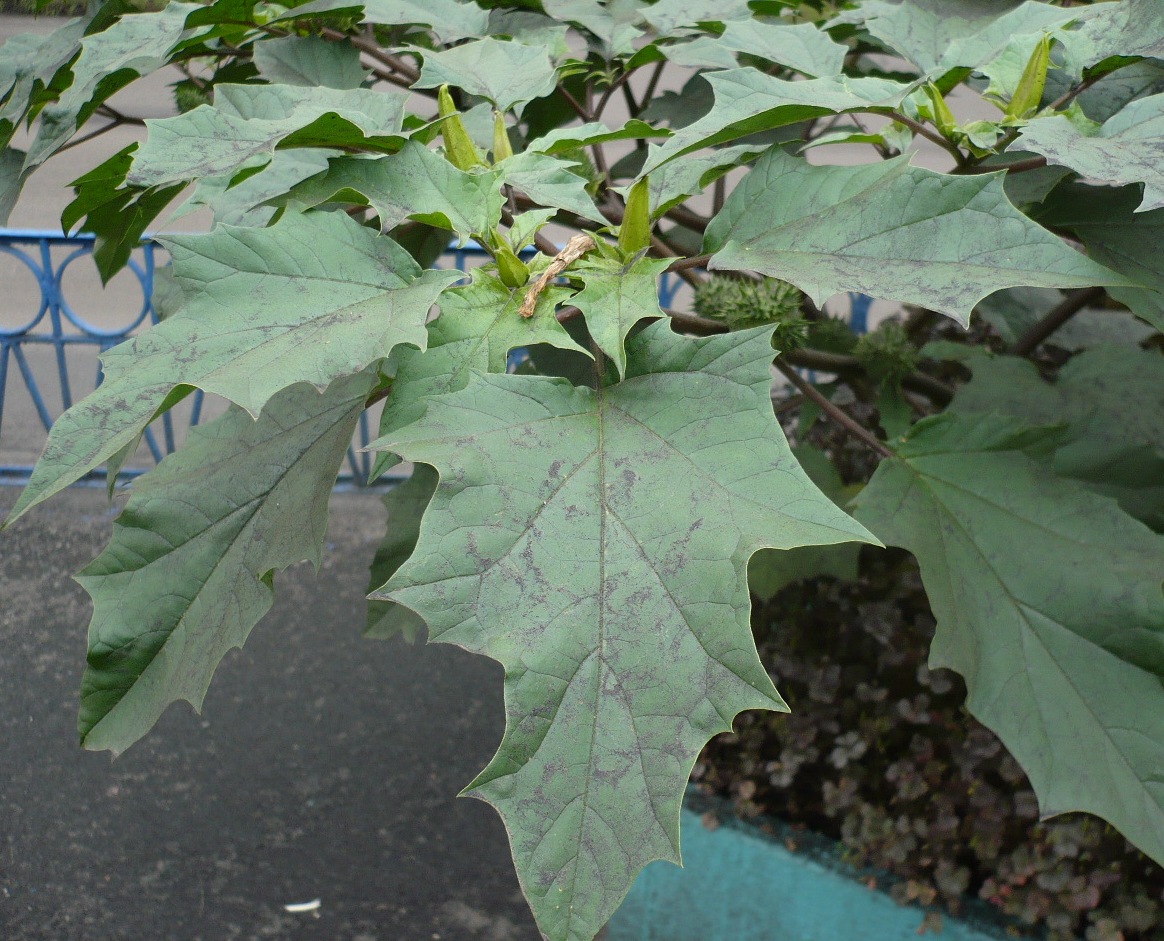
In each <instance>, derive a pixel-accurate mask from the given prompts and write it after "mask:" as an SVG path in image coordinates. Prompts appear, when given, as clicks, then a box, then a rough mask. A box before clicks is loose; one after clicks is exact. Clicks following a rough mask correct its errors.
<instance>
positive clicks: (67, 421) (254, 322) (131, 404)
mask: <svg viewBox="0 0 1164 941" xmlns="http://www.w3.org/2000/svg"><path fill="white" fill-rule="evenodd" d="M164 244H165V246H166V248H167V249H168V250H169V252H170V254H171V256H172V257H173V259H174V277H175V280H176V281H177V283H178V285H179V286H180V287H181V289H182V292H183V294H184V296H185V304H184V305H183V307H182V308H181V309H180V310H179V311H178V312H177V313H175V314H174V315H172V316H171V317H168V318H167V319H166V320H163V321H162V322H161V323H160V324H158V325H157V326H156V327H154V328H153V329H151V330H149V331H148V332H146V333H144V334H142V335H141V336H138V337H135V338H133V339H131V340H129V341H127V342H125V343H123V344H121V345H120V346H117V347H114V348H113V349H112V350H110V351H109V352H107V353H106V354H105V355H104V356H103V357H102V362H103V363H104V368H105V381H104V382H103V383H102V384H101V385H100V386H99V387H98V388H97V390H96V391H95V392H94V393H93V394H92V395H90V396H88V397H87V398H86V399H84V400H82V401H81V402H79V403H77V404H76V405H74V406H73V407H72V408H71V409H69V410H68V411H67V412H65V413H64V414H63V415H62V416H61V417H60V418H59V419H57V422H56V424H55V425H54V426H53V429H52V432H51V433H50V435H49V440H48V444H47V445H46V448H45V453H44V456H43V457H42V458H41V459H40V461H39V463H38V464H37V466H36V468H35V469H34V471H33V474H32V479H31V481H30V482H29V485H28V488H27V489H26V490H25V491H24V493H22V494H21V496H20V499H19V500H18V501H17V504H16V507H15V508H14V509H13V511H12V517H10V519H13V518H15V517H16V516H17V515H19V514H21V513H23V512H24V511H25V510H27V509H28V508H29V507H30V506H33V505H35V504H36V503H39V502H41V501H42V500H44V499H46V498H47V497H49V496H51V495H52V494H53V493H56V492H58V491H59V490H61V489H62V488H64V487H66V486H68V485H69V484H71V483H73V482H74V481H76V480H78V479H79V478H80V477H82V476H83V475H84V474H86V473H87V472H88V471H90V470H92V469H93V468H94V467H96V466H97V465H99V464H100V463H102V462H103V461H105V460H107V459H108V458H109V457H111V456H112V455H114V454H116V453H117V452H118V451H119V450H121V448H123V447H124V446H125V445H127V444H128V443H129V442H131V441H133V440H134V439H135V438H136V437H137V435H138V434H139V433H140V431H141V429H142V428H143V427H144V426H145V424H146V423H147V422H148V421H149V420H150V418H151V417H152V416H153V414H154V412H155V410H156V409H157V407H158V406H159V405H160V404H161V402H162V401H163V400H164V399H165V397H166V395H167V394H168V393H169V392H170V391H171V390H172V389H174V388H175V387H176V386H180V385H191V386H196V387H198V388H201V389H205V390H206V391H208V392H213V393H216V394H218V395H221V396H223V397H225V398H227V399H229V400H230V401H232V402H234V403H236V404H237V405H241V406H242V407H243V408H245V409H247V410H248V411H249V412H251V413H252V414H256V415H257V414H258V413H259V411H260V410H261V409H262V408H263V406H264V405H265V404H266V402H267V400H268V399H269V398H270V397H271V396H272V395H274V394H275V393H276V392H278V391H279V390H280V389H283V388H286V387H287V386H290V385H293V384H294V383H297V382H310V383H312V384H314V385H315V386H317V387H319V388H323V387H325V386H327V385H329V384H330V383H331V382H332V381H333V380H334V379H337V378H339V377H342V376H345V375H351V374H354V373H357V372H359V371H360V370H362V369H363V368H364V367H365V366H367V365H368V364H370V363H372V362H374V361H375V360H378V359H381V358H383V357H385V356H387V355H388V354H389V353H390V352H391V351H392V350H393V349H394V348H395V347H396V346H398V345H399V344H402V343H404V344H410V345H412V346H416V347H420V348H423V347H424V345H425V342H426V340H427V334H426V332H425V326H424V324H425V319H426V317H427V315H428V312H429V309H430V308H431V306H432V304H433V303H434V302H435V301H436V298H437V296H438V295H439V294H440V292H441V290H442V289H443V288H445V287H446V286H447V285H448V284H450V283H451V282H452V281H454V280H456V278H457V277H458V276H459V273H458V272H455V271H453V272H449V271H426V272H424V273H423V274H419V268H418V267H417V265H416V262H414V261H413V260H412V259H411V258H410V257H409V256H408V255H406V254H405V253H404V251H403V250H402V249H401V248H400V247H399V246H398V245H396V244H395V243H394V242H392V241H391V240H390V239H387V238H383V237H378V236H376V235H375V234H374V233H373V232H371V231H370V230H368V229H366V228H364V227H363V226H361V225H359V224H358V223H356V222H354V221H352V220H351V219H349V218H348V217H347V216H346V215H343V214H342V213H341V214H336V213H316V214H312V215H307V216H295V215H291V216H287V217H285V218H283V219H282V220H281V221H280V222H279V223H278V224H277V225H275V226H273V227H271V228H269V229H251V228H232V227H229V226H222V227H220V228H218V229H215V230H214V231H213V232H210V233H208V234H206V235H185V236H170V237H168V238H166V239H165V240H164ZM418 275H419V276H418Z"/></svg>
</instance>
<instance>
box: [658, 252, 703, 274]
mask: <svg viewBox="0 0 1164 941" xmlns="http://www.w3.org/2000/svg"><path fill="white" fill-rule="evenodd" d="M710 258H711V255H692V256H691V257H690V258H677V259H676V260H675V261H673V262H671V267H670V268H668V269H667V270H668V271H686V270H687V269H688V268H706V267H707V262H708V260H709V259H710Z"/></svg>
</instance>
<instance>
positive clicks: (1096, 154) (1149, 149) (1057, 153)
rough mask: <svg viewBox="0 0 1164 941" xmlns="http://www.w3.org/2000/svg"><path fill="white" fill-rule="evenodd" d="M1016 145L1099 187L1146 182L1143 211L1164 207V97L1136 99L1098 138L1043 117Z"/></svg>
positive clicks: (1058, 119)
mask: <svg viewBox="0 0 1164 941" xmlns="http://www.w3.org/2000/svg"><path fill="white" fill-rule="evenodd" d="M1015 146H1016V147H1019V148H1022V149H1023V150H1033V151H1034V152H1035V153H1037V154H1042V155H1043V156H1044V157H1046V158H1047V159H1048V160H1049V161H1050V162H1051V163H1055V164H1059V165H1060V166H1064V167H1070V168H1071V169H1072V170H1074V171H1075V172H1076V173H1078V174H1079V175H1080V176H1082V177H1086V178H1087V179H1088V180H1091V181H1094V182H1096V183H1110V184H1113V185H1116V186H1119V185H1121V184H1124V183H1143V184H1144V198H1143V201H1142V202H1141V203H1140V205H1139V207H1138V208H1137V210H1136V211H1137V212H1144V211H1145V210H1148V209H1160V208H1161V207H1164V95H1152V96H1151V97H1149V98H1141V99H1139V100H1138V101H1133V102H1132V103H1131V104H1129V105H1126V106H1125V107H1124V109H1123V110H1122V111H1120V112H1118V113H1117V114H1116V115H1115V116H1114V117H1112V118H1110V119H1109V120H1108V121H1107V122H1106V123H1105V124H1104V125H1103V126H1102V127H1100V128H1099V129H1098V130H1097V131H1096V132H1095V134H1083V133H1081V132H1080V131H1079V130H1078V129H1077V128H1076V127H1075V125H1074V124H1072V123H1071V122H1070V121H1069V120H1068V119H1067V118H1065V117H1062V116H1061V115H1056V116H1053V117H1048V118H1040V119H1039V120H1037V121H1032V122H1031V123H1030V124H1028V125H1027V126H1026V127H1025V128H1023V132H1022V134H1021V135H1020V137H1019V139H1018V140H1017V141H1016V142H1015Z"/></svg>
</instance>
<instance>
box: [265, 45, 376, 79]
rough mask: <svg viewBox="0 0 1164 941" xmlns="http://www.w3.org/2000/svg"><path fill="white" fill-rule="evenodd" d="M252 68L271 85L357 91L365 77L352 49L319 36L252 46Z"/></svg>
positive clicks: (357, 57) (356, 53) (353, 48)
mask: <svg viewBox="0 0 1164 941" xmlns="http://www.w3.org/2000/svg"><path fill="white" fill-rule="evenodd" d="M254 50H255V51H254V62H255V67H256V68H257V69H258V70H259V74H260V75H262V76H263V78H265V79H266V80H267V81H268V82H270V83H272V84H273V85H303V86H308V87H310V86H313V85H325V86H327V87H328V88H359V87H360V85H361V84H363V82H364V79H366V78H367V77H368V73H367V71H366V70H365V69H364V67H363V66H362V65H361V64H360V53H359V51H358V50H357V49H356V48H355V46H350V45H347V44H345V43H338V42H334V41H331V40H327V39H324V38H323V37H321V36H285V37H282V38H279V39H268V40H267V41H266V42H258V43H255V47H254Z"/></svg>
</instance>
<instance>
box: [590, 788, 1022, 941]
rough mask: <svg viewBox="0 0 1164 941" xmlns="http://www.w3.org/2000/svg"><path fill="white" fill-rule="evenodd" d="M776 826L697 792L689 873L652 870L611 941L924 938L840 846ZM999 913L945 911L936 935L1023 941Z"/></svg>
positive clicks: (688, 834)
mask: <svg viewBox="0 0 1164 941" xmlns="http://www.w3.org/2000/svg"><path fill="white" fill-rule="evenodd" d="M708 812H710V813H712V814H714V815H715V816H716V817H718V819H719V821H720V825H719V826H718V827H716V828H715V829H709V828H708V827H707V826H705V825H704V822H703V816H704V814H706V813H708ZM769 823H771V824H772V826H773V828H774V830H775V835H770V834H768V833H767V832H765V831H763V830H760V829H759V828H758V827H756V826H753V825H751V824H749V823H744V822H742V821H740V820H738V819H736V817H735V815H734V814H733V812H732V809H731V805H730V804H728V803H727V802H726V801H722V800H718V801H717V800H710V799H708V798H706V797H703V796H700V795H698V794H696V793H689V794H688V798H687V802H686V806H685V807H684V809H683V861H684V868H682V869H680V868H679V867H677V866H673V865H671V864H670V863H661V862H657V863H652V864H651V865H650V866H648V867H647V868H646V869H645V870H643V872H642V874H641V875H640V876H639V878H638V881H636V882H635V885H634V888H632V889H631V892H630V894H629V895H628V896H627V898H626V901H625V902H624V903H623V905H622V907H621V908H620V909H619V910H618V911H617V912H616V913H615V916H614V918H613V919H611V922H610V924H609V926H608V927H607V934H606V935H605V941H848V939H860V941H917V937H918V934H919V933H920V931H921V930H922V926H923V921H924V919H925V914H926V913H925V911H924V910H923V909H921V908H917V907H913V906H906V905H899V904H898V903H897V902H895V901H893V899H892V898H890V896H889V895H888V894H887V893H885V892H882V891H879V890H878V889H876V888H870V886H869V882H868V877H869V875H870V874H869V873H868V872H862V871H860V870H857V869H854V868H853V867H852V866H851V865H849V864H847V863H845V862H844V861H843V860H842V858H841V851H840V847H839V846H838V845H837V844H835V843H833V842H832V841H831V840H827V839H825V838H823V837H820V836H817V835H815V834H811V833H801V832H799V831H793V830H792V829H791V828H789V827H787V826H786V825H783V824H781V823H780V822H778V821H769ZM790 846H794V847H795V849H790V848H789V847H790ZM878 881H879V882H880V884H882V885H888V884H889V880H888V879H887V878H886V877H879V878H878ZM980 905H981V906H982V907H983V908H984V907H985V903H980ZM967 907H968V908H970V909H972V910H973V909H977V908H979V905H978V904H973V903H971V904H969V905H968V906H967ZM992 915H993V912H992V911H991V910H989V909H986V910H985V911H984V912H983V916H982V921H981V922H980V923H979V922H975V921H973V920H959V919H955V918H952V917H951V916H950V915H948V914H945V913H943V915H942V919H941V934H933V935H930V937H933V938H934V939H935V941H1013V939H1014V935H1013V934H1008V932H1007V931H1006V928H1005V925H1004V924H1003V923H1002V922H1001V920H999V919H996V918H993V917H990V916H992Z"/></svg>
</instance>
